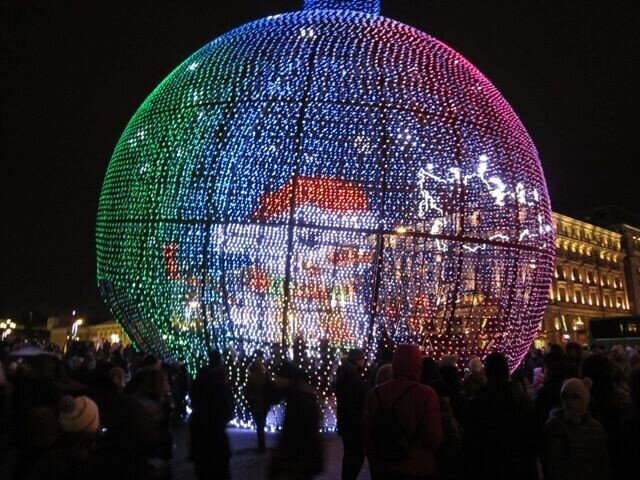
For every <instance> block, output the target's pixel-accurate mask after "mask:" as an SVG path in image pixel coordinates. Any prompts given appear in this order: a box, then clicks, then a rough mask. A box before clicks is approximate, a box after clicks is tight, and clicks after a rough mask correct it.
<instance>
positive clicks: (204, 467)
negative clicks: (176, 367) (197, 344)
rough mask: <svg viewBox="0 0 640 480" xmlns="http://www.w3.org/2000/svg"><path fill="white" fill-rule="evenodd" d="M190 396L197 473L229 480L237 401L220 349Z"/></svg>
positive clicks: (204, 478) (203, 479)
mask: <svg viewBox="0 0 640 480" xmlns="http://www.w3.org/2000/svg"><path fill="white" fill-rule="evenodd" d="M190 396H191V408H192V413H191V417H190V419H189V429H190V434H191V459H192V460H193V463H194V467H195V472H196V476H197V477H198V479H200V480H209V479H213V478H215V479H221V480H223V479H228V478H230V471H229V459H230V458H231V448H230V446H229V438H228V436H227V432H226V426H227V423H228V422H229V421H230V420H231V418H232V417H233V403H232V400H231V391H230V388H229V384H228V382H227V374H226V370H225V368H224V366H223V365H222V356H221V355H220V352H218V351H214V352H213V353H212V354H211V359H210V362H209V365H206V366H205V367H203V368H202V369H200V371H199V372H198V374H197V375H196V378H195V380H194V382H193V384H192V386H191V394H190Z"/></svg>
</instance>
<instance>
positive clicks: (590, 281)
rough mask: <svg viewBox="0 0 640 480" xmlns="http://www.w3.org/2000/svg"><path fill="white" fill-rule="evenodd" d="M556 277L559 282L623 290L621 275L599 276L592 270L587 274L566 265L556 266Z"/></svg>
mask: <svg viewBox="0 0 640 480" xmlns="http://www.w3.org/2000/svg"><path fill="white" fill-rule="evenodd" d="M554 277H555V278H557V279H558V280H571V281H572V282H577V283H586V284H587V285H598V284H599V285H600V286H601V287H613V288H617V289H622V288H623V283H622V277H621V276H619V275H608V274H606V273H600V276H599V279H598V274H597V273H596V272H594V271H592V270H587V272H586V274H585V272H583V271H581V270H580V269H578V268H576V267H573V268H569V267H566V266H564V265H556V269H555V273H554Z"/></svg>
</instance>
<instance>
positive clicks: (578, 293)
mask: <svg viewBox="0 0 640 480" xmlns="http://www.w3.org/2000/svg"><path fill="white" fill-rule="evenodd" d="M575 302H576V303H584V299H583V298H582V292H581V291H580V290H576V291H575Z"/></svg>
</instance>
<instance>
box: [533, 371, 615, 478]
mask: <svg viewBox="0 0 640 480" xmlns="http://www.w3.org/2000/svg"><path fill="white" fill-rule="evenodd" d="M560 398H561V399H562V409H560V410H556V411H554V413H552V417H551V418H550V419H549V421H548V422H547V425H546V426H545V430H544V448H543V454H542V464H543V467H544V478H545V480H565V479H566V480H569V479H578V478H579V479H580V480H608V479H610V478H611V472H610V470H609V458H608V454H607V436H606V434H605V432H604V429H603V428H602V425H601V424H600V422H598V421H597V420H595V419H593V418H592V417H591V416H590V415H589V413H588V408H589V388H588V387H587V386H586V385H585V384H584V382H583V381H582V380H580V379H578V378H570V379H569V380H566V381H565V382H564V384H563V385H562V390H561V392H560Z"/></svg>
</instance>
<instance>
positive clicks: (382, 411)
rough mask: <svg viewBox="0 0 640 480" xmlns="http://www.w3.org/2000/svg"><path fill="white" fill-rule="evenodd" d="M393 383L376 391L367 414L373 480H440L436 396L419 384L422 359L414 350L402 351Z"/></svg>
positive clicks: (395, 362)
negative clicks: (437, 477)
mask: <svg viewBox="0 0 640 480" xmlns="http://www.w3.org/2000/svg"><path fill="white" fill-rule="evenodd" d="M392 366H393V379H392V380H389V381H388V382H385V383H382V384H380V385H378V386H377V387H375V388H374V389H372V390H371V391H370V392H369V394H368V396H367V402H366V406H365V412H364V435H365V437H364V438H365V442H366V449H367V457H368V459H369V467H370V471H371V477H372V478H373V479H374V480H379V479H398V480H400V479H431V478H435V477H436V464H435V451H436V448H437V447H438V445H439V444H440V442H441V441H442V423H441V422H442V421H441V418H440V404H439V401H438V395H437V394H436V392H435V391H434V390H433V389H432V388H431V387H429V386H427V385H422V384H421V383H420V374H421V370H422V355H421V354H420V350H419V349H418V347H417V346H415V345H408V344H404V345H399V346H398V348H397V349H396V351H395V353H394V355H393V362H392Z"/></svg>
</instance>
